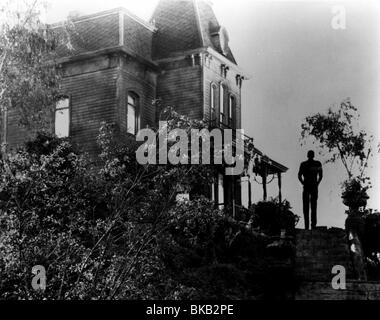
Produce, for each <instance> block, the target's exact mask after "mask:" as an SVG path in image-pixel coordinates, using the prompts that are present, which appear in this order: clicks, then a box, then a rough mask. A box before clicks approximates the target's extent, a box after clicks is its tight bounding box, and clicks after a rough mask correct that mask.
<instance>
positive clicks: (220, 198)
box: [218, 173, 224, 209]
mask: <svg viewBox="0 0 380 320" xmlns="http://www.w3.org/2000/svg"><path fill="white" fill-rule="evenodd" d="M218 205H219V209H223V208H224V177H223V175H222V174H221V173H219V174H218Z"/></svg>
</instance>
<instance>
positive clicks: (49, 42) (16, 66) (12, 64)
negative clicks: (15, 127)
mask: <svg viewBox="0 0 380 320" xmlns="http://www.w3.org/2000/svg"><path fill="white" fill-rule="evenodd" d="M42 9H43V2H42V1H40V0H33V1H25V2H22V3H21V1H7V2H6V3H5V4H4V6H3V7H1V8H0V16H1V19H0V107H1V111H2V117H1V118H2V128H3V129H2V143H3V144H6V143H7V137H6V128H7V117H8V114H10V113H12V114H13V115H14V116H16V118H17V119H18V122H19V125H20V126H22V127H25V128H27V129H28V130H27V132H28V133H29V134H30V135H31V136H33V135H34V134H35V133H36V132H37V131H38V130H44V129H45V130H50V129H51V125H52V115H53V112H54V106H55V101H56V100H57V99H58V98H59V95H60V86H59V84H60V79H61V73H60V69H59V67H58V66H57V64H56V63H55V59H56V57H57V55H56V48H57V46H58V45H59V44H64V43H68V38H67V37H66V36H62V35H68V33H61V34H58V33H56V32H55V31H54V30H53V29H51V28H50V27H49V26H48V25H46V24H44V23H43V22H41V21H40V13H41V10H42ZM3 147H6V146H3Z"/></svg>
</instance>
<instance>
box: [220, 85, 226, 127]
mask: <svg viewBox="0 0 380 320" xmlns="http://www.w3.org/2000/svg"><path fill="white" fill-rule="evenodd" d="M219 94H220V97H219V122H220V123H224V121H225V115H224V86H223V84H222V83H221V84H220V85H219Z"/></svg>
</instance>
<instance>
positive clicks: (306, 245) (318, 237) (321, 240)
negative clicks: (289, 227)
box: [294, 227, 380, 300]
mask: <svg viewBox="0 0 380 320" xmlns="http://www.w3.org/2000/svg"><path fill="white" fill-rule="evenodd" d="M335 265H341V266H344V267H345V269H346V280H347V281H346V289H345V290H335V289H333V288H332V285H331V281H332V279H333V277H334V276H335V275H334V274H332V273H331V270H332V268H333V266H335ZM295 276H296V279H297V289H296V292H295V296H294V298H295V299H296V300H380V283H379V282H364V281H356V280H354V279H355V272H354V270H353V268H352V263H351V258H350V252H349V247H348V244H347V238H346V232H345V230H343V229H339V228H331V229H327V228H326V227H320V228H317V229H315V230H311V231H308V230H296V258H295Z"/></svg>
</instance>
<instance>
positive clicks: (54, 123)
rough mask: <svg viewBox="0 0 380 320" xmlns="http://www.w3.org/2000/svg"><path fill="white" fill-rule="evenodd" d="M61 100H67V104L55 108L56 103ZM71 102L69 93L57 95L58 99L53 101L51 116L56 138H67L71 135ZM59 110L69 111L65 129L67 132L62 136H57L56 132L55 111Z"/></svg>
mask: <svg viewBox="0 0 380 320" xmlns="http://www.w3.org/2000/svg"><path fill="white" fill-rule="evenodd" d="M62 100H68V104H67V107H64V108H57V104H58V103H59V102H60V101H62ZM71 102H72V99H71V96H70V95H62V96H60V97H59V99H58V100H57V101H56V102H55V107H54V118H53V133H54V134H55V135H56V136H57V137H58V138H62V139H64V138H69V137H70V136H71V122H72V110H71V109H72V108H71ZM59 110H68V113H69V117H68V121H69V123H68V128H67V131H68V134H67V136H64V137H59V136H58V135H57V132H56V128H57V127H56V116H57V111H59Z"/></svg>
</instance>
